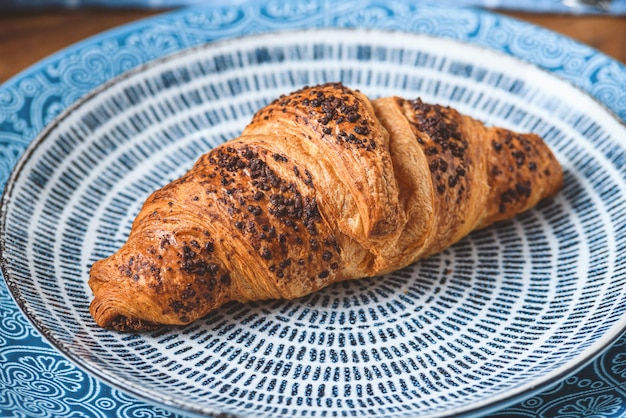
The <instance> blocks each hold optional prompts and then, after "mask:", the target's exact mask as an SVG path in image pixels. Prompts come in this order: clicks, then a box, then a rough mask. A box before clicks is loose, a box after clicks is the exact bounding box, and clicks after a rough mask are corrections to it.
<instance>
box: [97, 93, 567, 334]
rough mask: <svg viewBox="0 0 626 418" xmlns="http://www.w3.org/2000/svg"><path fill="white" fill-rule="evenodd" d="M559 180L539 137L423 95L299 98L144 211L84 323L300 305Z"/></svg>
mask: <svg viewBox="0 0 626 418" xmlns="http://www.w3.org/2000/svg"><path fill="white" fill-rule="evenodd" d="M561 183H562V169H561V167H560V165H559V163H558V161H557V160H556V158H555V157H554V155H553V154H552V152H551V151H550V149H549V148H548V146H547V145H546V144H545V143H544V142H543V141H542V139H541V138H539V137H538V136H537V135H534V134H518V133H514V132H511V131H509V130H506V129H502V128H498V127H486V126H485V125H483V124H482V123H481V122H479V121H477V120H474V119H472V118H470V117H468V116H464V115H461V114H459V113H458V112H457V111H456V110H455V109H453V108H450V107H443V106H439V105H431V104H426V103H424V102H422V101H421V100H420V99H416V100H405V99H402V98H399V97H385V98H380V99H376V100H369V99H368V98H367V97H366V96H365V95H364V94H362V93H361V92H359V91H355V90H351V89H349V88H348V87H346V86H343V85H342V84H339V83H330V84H324V85H320V86H315V87H305V88H303V89H301V90H298V91H296V92H294V93H292V94H290V95H288V96H281V97H280V98H278V99H276V100H275V101H273V102H272V103H270V104H269V105H267V106H266V107H265V108H263V109H261V110H259V111H258V112H257V113H256V114H255V115H254V117H253V119H252V121H251V123H250V124H249V125H248V126H247V127H246V128H245V129H244V131H243V133H242V134H241V136H240V137H238V138H235V139H233V140H231V141H229V142H226V143H224V144H222V145H220V146H218V147H216V148H214V149H212V150H211V151H210V152H208V153H206V154H204V155H203V156H201V157H200V158H199V159H198V161H197V162H196V163H195V165H194V166H193V167H192V168H191V170H190V171H189V172H187V173H186V174H185V175H184V176H183V177H181V178H179V179H177V180H175V181H173V182H172V183H170V184H168V185H166V186H164V187H163V188H161V189H159V190H157V191H155V192H154V193H153V194H152V195H151V196H150V197H149V198H148V199H147V200H146V202H145V203H144V205H143V207H142V209H141V211H140V212H139V214H138V215H137V217H136V219H135V221H134V223H133V225H132V230H131V232H130V235H129V237H128V241H127V242H126V243H125V244H124V245H123V246H122V247H121V248H120V249H119V251H117V253H115V254H113V255H111V256H110V257H108V258H106V259H103V260H99V261H97V262H95V263H94V264H93V266H92V268H91V271H90V278H89V286H90V287H91V289H92V291H93V294H94V299H93V301H92V303H91V305H90V312H91V314H92V316H93V317H94V319H95V321H96V323H97V324H98V325H100V326H102V327H105V328H110V329H115V330H120V331H138V330H146V329H153V328H155V327H159V326H161V325H166V324H170V325H184V324H188V323H190V322H192V321H194V320H196V319H198V318H201V317H203V316H205V315H207V313H209V312H210V311H212V310H214V309H216V308H218V307H219V306H221V305H223V304H224V303H226V302H229V301H240V302H247V301H255V300H266V299H277V298H284V299H293V298H298V297H301V296H304V295H307V294H309V293H311V292H315V291H317V290H318V289H320V288H323V287H325V286H328V285H330V284H333V283H336V282H339V281H342V280H348V279H356V278H361V277H368V276H375V275H380V274H384V273H387V272H391V271H393V270H396V269H400V268H402V267H404V266H406V265H408V264H410V263H413V262H415V261H416V260H418V259H420V258H423V257H427V256H429V255H432V254H434V253H437V252H440V251H442V250H443V249H445V248H446V247H448V246H450V245H451V244H453V243H455V242H457V241H458V240H460V239H461V238H463V237H464V236H466V235H467V234H468V233H470V232H471V231H472V230H474V229H478V228H484V227H486V226H488V225H490V224H492V223H494V222H496V221H500V220H504V219H507V218H511V217H512V216H514V215H516V214H518V213H520V212H522V211H525V210H527V209H529V208H531V207H532V206H534V205H535V204H537V202H539V201H540V200H541V199H543V198H546V197H549V196H552V195H553V194H555V193H556V192H557V191H558V189H559V188H560V186H561Z"/></svg>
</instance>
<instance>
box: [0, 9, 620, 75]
mask: <svg viewBox="0 0 626 418" xmlns="http://www.w3.org/2000/svg"><path fill="white" fill-rule="evenodd" d="M164 11H165V10H73V11H47V12H41V13H35V12H30V13H29V12H0V83H3V82H4V81H6V80H7V79H9V78H10V77H12V76H13V75H15V74H17V73H18V72H20V71H21V70H23V69H25V68H27V67H28V66H30V65H32V64H34V63H36V62H37V61H39V60H41V59H42V58H45V57H46V56H48V55H49V54H51V53H53V52H56V51H58V50H59V49H61V48H64V47H66V46H69V45H71V44H73V43H75V42H77V41H80V40H81V39H84V38H86V37H88V36H91V35H94V34H97V33H99V32H102V31H105V30H107V29H110V28H114V27H116V26H119V25H123V24H125V23H128V22H131V21H134V20H137V19H141V18H144V17H148V16H151V15H154V14H157V13H162V12H164ZM505 14H507V15H510V16H513V17H516V18H519V19H523V20H526V21H529V22H532V23H535V24H537V25H540V26H543V27H546V28H549V29H552V30H554V31H556V32H559V33H562V34H564V35H567V36H569V37H571V38H574V39H576V40H579V41H581V42H583V43H586V44H588V45H591V46H593V47H595V48H597V49H598V50H600V51H602V52H604V53H606V54H608V55H610V56H612V57H613V58H616V59H617V60H619V61H621V62H623V63H626V16H621V17H610V16H570V15H534V14H530V13H505Z"/></svg>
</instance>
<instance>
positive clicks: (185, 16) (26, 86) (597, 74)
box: [0, 2, 626, 412]
mask: <svg viewBox="0 0 626 418" xmlns="http://www.w3.org/2000/svg"><path fill="white" fill-rule="evenodd" d="M301 5H303V8H304V9H306V7H312V6H313V5H316V6H319V5H318V4H316V3H313V2H307V3H302V4H301ZM270 6H272V3H271V2H270V3H266V4H265V5H263V6H261V7H260V9H258V12H259V15H255V16H256V21H257V23H258V22H264V19H267V14H268V12H267V11H268V10H272V8H271V7H270ZM264 7H265V9H264ZM363 7H364V8H363V9H362V10H371V9H374V10H375V11H380V10H386V11H387V12H389V11H393V10H395V12H397V13H398V14H397V15H395V14H393V13H390V14H387V18H389V19H391V18H392V17H393V16H403V14H400V12H403V13H404V12H406V10H405V9H402V8H403V7H404V8H411V6H407V5H406V4H405V3H394V4H391V5H385V6H383V5H382V4H378V3H375V2H374V3H372V4H370V5H368V6H363ZM394 7H395V8H396V9H394ZM420 8H423V11H425V12H426V15H427V16H428V17H429V18H428V19H426V18H425V19H424V20H423V22H422V23H430V25H431V26H428V27H424V26H420V28H421V29H422V30H420V31H421V32H427V33H428V34H430V35H434V36H440V34H439V32H444V33H443V34H442V35H443V36H444V37H451V38H453V39H461V40H463V41H469V42H470V43H477V44H478V45H482V46H488V47H489V46H490V45H484V42H485V39H492V38H491V37H489V36H486V34H484V33H483V31H485V29H484V26H485V24H486V23H485V22H487V23H489V24H492V25H493V27H492V28H493V29H494V31H495V32H496V34H497V32H498V29H501V30H510V27H511V26H514V27H517V28H520V29H521V28H526V29H527V30H528V33H532V32H533V31H534V30H536V29H533V30H530V29H532V27H528V26H527V25H525V24H522V23H520V22H515V21H509V20H507V19H501V18H499V17H497V16H496V15H491V14H488V13H480V12H475V11H471V10H463V11H462V12H459V14H458V16H455V19H459V20H460V21H461V22H465V23H467V20H464V19H469V18H470V17H472V18H473V19H475V20H476V21H477V22H479V23H480V24H478V26H479V27H480V28H481V30H475V31H472V32H471V33H472V34H474V37H471V36H469V35H468V34H467V33H465V37H463V36H461V35H462V33H455V32H450V33H448V32H447V31H448V26H447V25H445V26H441V27H437V26H432V20H433V18H434V17H438V18H439V21H440V22H446V23H449V22H447V20H450V19H452V18H451V17H449V16H447V15H446V14H445V11H446V9H441V8H438V7H435V6H421V7H420ZM418 9H419V8H418ZM224 10H227V11H232V10H234V11H236V12H237V13H235V14H234V15H232V16H235V15H237V16H240V18H241V19H242V16H246V14H251V13H257V11H256V10H255V11H254V12H253V11H252V9H246V8H245V7H241V8H238V7H234V8H225V9H224ZM276 10H278V11H280V7H277V8H276ZM205 11H206V13H207V14H210V12H211V11H213V9H211V8H199V9H191V10H185V11H181V12H176V13H173V14H169V15H166V16H163V17H159V18H154V19H149V20H146V21H143V22H139V23H137V24H133V25H131V26H129V27H125V28H122V29H119V30H116V31H114V32H111V33H108V34H104V35H101V36H99V37H96V38H94V39H92V40H89V41H87V42H84V43H82V44H79V45H77V46H75V47H73V48H72V49H70V50H67V51H64V52H63V53H60V54H58V55H56V56H54V57H51V58H50V59H48V60H47V61H46V62H43V63H41V64H40V65H38V66H37V67H34V68H32V69H30V70H29V71H27V72H25V73H23V74H21V75H19V76H17V77H15V78H14V79H13V80H11V81H10V82H9V83H7V85H6V86H5V87H4V88H3V90H0V95H1V94H2V93H4V92H5V90H10V89H11V88H13V89H14V90H13V97H16V96H15V92H16V91H20V92H22V95H23V97H24V98H28V97H30V98H29V99H28V100H24V102H23V106H22V107H21V108H20V110H19V111H18V112H17V115H20V114H21V115H24V114H25V109H26V108H28V109H30V112H29V113H30V116H32V118H31V119H29V120H30V122H35V123H32V124H31V125H29V123H28V122H26V119H22V123H19V122H20V121H19V120H14V121H13V122H14V123H13V126H14V127H15V130H17V131H20V130H21V132H22V133H24V134H26V132H31V133H35V134H37V132H39V131H41V128H42V127H43V125H45V124H46V123H47V122H49V121H51V120H53V119H54V118H55V117H56V116H57V115H58V114H59V113H60V112H63V109H64V106H65V105H64V104H63V103H64V102H63V101H62V100H59V101H55V100H53V99H50V96H48V97H47V98H48V99H50V101H49V102H48V103H47V106H46V107H45V109H46V110H44V108H42V110H40V111H33V110H32V109H33V108H35V107H36V106H35V100H34V98H35V97H37V96H38V94H37V93H38V92H39V93H40V92H41V90H38V89H37V86H36V83H37V82H40V83H44V82H45V80H46V78H48V77H49V79H50V80H53V78H52V75H53V74H55V75H58V80H72V77H70V78H69V79H68V78H66V77H63V76H62V73H63V72H62V71H60V66H61V62H62V61H63V60H69V61H68V62H69V66H70V67H72V65H74V64H76V61H73V60H75V59H78V58H81V59H82V56H85V55H88V54H86V53H85V50H89V49H90V46H92V47H93V46H97V47H101V48H102V50H101V51H102V53H103V54H105V53H107V50H108V51H110V50H111V49H115V45H113V44H110V45H106V43H107V40H108V39H111V38H117V39H118V40H121V39H126V40H127V41H128V39H131V38H132V35H133V34H136V33H137V32H142V31H144V33H145V32H146V31H148V32H149V31H150V30H151V29H154V25H156V26H157V27H159V31H161V30H162V29H163V26H160V25H159V24H161V25H165V24H166V22H169V24H171V25H172V26H173V27H174V28H177V29H175V30H173V33H174V32H176V31H177V30H180V28H181V27H180V26H179V25H180V24H181V22H187V23H188V22H189V21H191V22H196V19H199V18H198V16H197V14H200V15H202V14H203V13H202V12H205ZM305 11H306V10H305ZM291 12H292V13H293V12H294V11H293V10H292V11H291ZM309 12H310V11H309ZM238 13H239V14H238ZM317 13H319V10H317V11H316V13H315V14H314V16H318V14H317ZM442 15H444V17H441V16H442ZM232 16H231V17H232ZM248 16H249V15H248ZM324 16H330V17H331V18H332V16H333V14H324ZM334 16H335V19H340V18H341V15H340V13H337V14H335V15H334ZM382 16H384V14H383V15H382ZM274 17H276V16H275V14H274ZM331 18H328V22H330V21H332V19H331ZM379 18H380V16H379ZM481 19H486V20H481ZM253 20H254V19H253ZM391 20H392V21H395V20H394V19H391ZM396 20H397V19H396ZM276 22H280V25H277V26H278V27H277V28H270V27H265V28H264V27H263V25H261V24H260V23H258V24H259V27H256V28H255V29H256V30H257V31H258V32H264V31H271V30H273V29H280V30H283V29H285V27H286V26H285V25H286V24H285V23H284V21H282V20H276ZM328 22H325V23H326V24H328ZM187 23H186V24H187ZM196 23H197V22H196ZM333 23H337V22H333ZM349 23H350V22H343V24H339V25H337V26H340V27H346V26H347V27H350V26H351V25H350V24H349ZM361 23H362V22H361ZM369 23H370V24H369V25H361V26H364V27H378V25H380V26H381V27H383V28H384V29H393V30H397V29H401V30H407V28H404V27H400V28H396V27H389V24H385V25H383V24H381V21H378V20H376V21H373V22H369ZM372 23H376V24H372ZM475 23H476V22H475ZM203 24H206V21H205V22H204V23H203ZM395 24H396V25H399V26H403V23H402V22H395ZM300 25H301V26H300ZM183 26H184V25H183ZM288 26H289V27H291V24H289V25H288ZM295 26H297V27H309V26H311V25H310V22H307V21H306V20H303V21H300V22H299V23H297V24H296V25H295ZM320 26H324V24H321V25H320ZM329 26H333V25H330V24H329ZM470 26H471V25H470ZM529 28H530V29H529ZM196 29H197V28H196ZM424 29H427V30H424ZM475 29H476V28H475ZM252 32H255V30H252ZM190 33H191V34H194V35H198V32H197V31H196V30H193V28H192V29H190V30H189V33H187V35H188V36H189V35H190ZM180 34H181V36H182V35H183V34H185V32H184V31H182V32H180ZM544 35H545V33H544ZM151 36H152V35H151ZM204 36H207V34H204ZM223 36H225V37H228V36H229V35H223ZM551 36H554V35H551ZM219 37H220V35H215V36H213V37H211V39H204V41H210V40H212V39H217V38H219ZM167 38H168V37H167V36H165V39H167ZM495 39H497V36H495ZM557 39H558V40H559V41H562V42H564V43H566V44H568V45H569V43H570V42H571V41H568V40H565V39H562V38H558V37H557ZM131 41H132V39H131ZM187 42H190V41H189V40H187ZM520 43H523V42H521V41H520ZM131 44H132V42H131ZM197 44H201V42H198V39H195V40H194V41H193V42H190V43H189V45H186V46H193V45H197ZM163 45H164V46H166V47H165V48H164V51H163V54H165V55H167V54H170V53H171V52H174V51H176V50H177V49H176V48H174V49H171V48H172V45H171V44H167V42H166V43H165V44H163ZM529 45H533V44H532V42H531V43H529ZM118 46H119V45H118ZM186 46H185V45H179V47H178V49H180V48H184V47H186ZM491 47H493V45H491ZM517 48H518V47H516V46H515V45H512V46H511V45H508V46H507V47H506V48H492V49H496V50H498V49H500V50H504V52H507V53H512V52H513V51H514V50H516V49H517ZM78 50H81V51H82V52H81V53H80V54H78V53H77V51H78ZM120 50H122V49H120ZM565 51H566V53H567V54H566V55H569V54H570V53H571V51H568V50H567V49H565ZM577 51H578V52H583V53H587V54H589V57H590V60H589V62H590V63H593V65H592V67H593V69H589V68H587V69H585V70H584V71H583V74H585V73H586V74H589V75H592V79H593V81H590V80H587V81H586V82H587V83H591V85H592V86H595V88H592V89H587V88H585V81H584V80H581V79H580V77H578V78H576V79H572V77H571V74H569V73H568V71H571V69H572V68H578V69H581V68H585V67H584V66H581V64H580V62H579V64H578V65H576V64H565V65H563V64H561V66H560V68H559V70H558V71H557V70H554V69H552V70H551V72H553V73H557V74H558V73H559V71H562V72H563V74H560V75H561V76H563V77H564V78H566V79H568V80H570V81H571V82H573V83H574V84H575V85H578V86H579V87H581V88H583V89H584V90H587V91H590V90H591V91H593V92H594V93H593V94H594V96H595V97H597V98H598V99H599V100H601V101H602V102H603V103H605V104H606V105H607V106H608V107H609V108H611V109H612V110H613V111H614V112H616V113H617V114H618V115H620V117H622V118H623V117H624V114H625V113H626V109H625V108H626V106H625V105H624V104H623V96H624V93H623V92H621V91H620V88H619V86H620V84H619V83H618V84H617V85H615V84H614V80H619V79H620V78H619V77H617V76H619V75H620V72H621V75H622V77H623V76H624V74H626V71H625V70H624V67H623V66H622V65H620V64H618V63H615V62H614V61H611V60H609V59H608V58H606V57H603V56H599V54H597V53H595V52H593V51H591V50H590V49H588V48H586V47H582V46H578V49H577ZM512 54H513V55H514V56H518V54H515V53H512ZM68 57H69V58H68ZM124 57H125V58H127V59H131V58H129V56H128V55H125V54H122V58H124ZM523 58H524V59H525V60H529V61H531V62H535V63H537V64H539V65H540V67H542V68H547V67H548V65H547V64H546V65H542V64H541V61H542V60H543V61H548V62H549V60H547V58H546V57H541V55H539V57H534V58H532V59H529V57H523ZM552 58H553V61H557V59H556V58H554V57H552ZM591 58H593V59H591ZM150 60H151V58H147V57H146V59H145V61H144V62H148V61H150ZM602 62H605V63H607V64H612V65H610V66H609V67H610V68H608V69H607V68H603V66H602V65H599V64H598V63H602ZM103 64H104V61H102V60H101V59H94V60H87V61H84V62H83V64H82V65H83V67H82V68H83V72H82V73H81V72H80V71H78V70H77V71H78V72H76V73H74V74H82V75H86V74H87V71H86V70H85V67H87V68H89V67H90V66H94V65H95V68H97V67H98V65H103ZM126 65H128V64H124V65H121V66H120V68H119V69H118V70H119V72H124V71H126V68H124V67H125V66H126ZM135 65H141V62H137V63H135ZM149 65H152V64H149ZM596 65H599V66H598V67H596ZM589 66H591V64H589V63H588V64H587V67H589ZM76 68H81V67H80V66H78V67H76ZM547 69H550V68H547ZM114 72H115V71H113V72H112V75H111V77H113V76H114V75H115V74H113V73H114ZM70 73H71V72H70ZM607 74H608V78H607ZM44 75H45V76H44ZM612 76H615V78H614V79H613V80H611V77H612ZM76 80H77V81H82V82H83V83H84V80H83V79H82V78H81V77H77V78H76ZM609 81H612V82H613V87H614V90H613V91H612V90H611V89H610V88H608V87H607V86H610V85H611V82H609ZM33 83H35V84H33ZM92 83H94V84H95V85H94V86H93V87H94V88H99V91H100V88H102V86H103V83H99V81H96V80H94V81H92ZM104 83H107V81H104ZM52 84H54V83H52ZM70 84H71V83H70ZM76 84H79V83H76ZM87 84H88V83H85V86H86V85H87ZM85 86H82V88H84V89H86V90H89V89H88V88H87V87H85ZM74 87H76V85H74ZM79 91H81V89H80V88H75V89H73V90H72V89H69V90H63V89H60V88H57V89H53V94H54V93H56V94H58V97H55V98H58V99H61V98H62V97H63V95H65V98H66V99H68V98H72V100H75V99H76V97H80V94H78V92H79ZM29 95H30V96H29ZM2 97H4V98H5V99H6V98H10V97H11V95H10V94H8V93H7V94H6V95H1V96H0V99H2ZM87 97H90V96H87ZM620 97H621V101H620ZM16 99H17V97H16ZM620 104H622V105H621V106H620ZM66 107H69V105H67V106H66ZM40 113H41V114H40ZM38 118H39V122H37V120H38ZM17 119H19V118H17ZM9 122H11V121H9ZM9 122H7V119H6V118H5V120H4V121H3V125H4V126H7V125H10V124H11V123H9ZM26 128H29V129H26ZM7 132H8V130H3V131H2V132H1V133H2V134H3V137H5V138H6V137H11V136H10V135H8V134H7ZM14 134H15V132H13V137H17V136H15V135H14ZM18 136H19V135H18ZM24 136H27V135H24ZM26 144H27V142H20V141H18V140H16V141H7V149H8V150H12V151H13V154H14V155H13V157H14V158H17V157H18V156H19V154H20V153H21V152H23V149H22V147H23V146H24V147H25V146H26ZM10 145H13V146H14V148H13V149H11V148H10ZM7 163H8V164H10V165H11V166H12V165H13V164H14V163H15V161H13V162H12V163H11V161H5V164H7ZM557 378H558V377H555V379H557ZM133 392H134V393H135V395H137V396H141V393H138V391H133ZM525 395H526V396H529V395H530V394H528V393H527V394H525ZM513 400H514V399H509V400H507V401H506V402H507V403H510V402H512V401H513ZM161 402H162V403H164V404H165V405H169V402H168V401H167V399H164V400H162V401H161ZM502 405H503V404H500V405H499V406H502ZM489 408H493V406H490V407H489ZM481 411H483V412H484V410H482V409H481Z"/></svg>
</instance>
